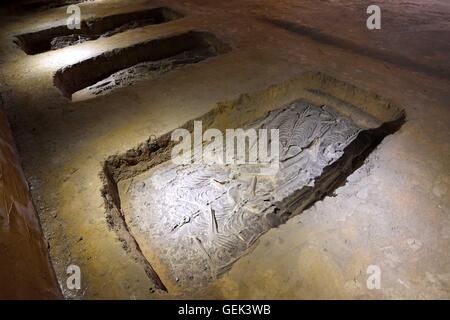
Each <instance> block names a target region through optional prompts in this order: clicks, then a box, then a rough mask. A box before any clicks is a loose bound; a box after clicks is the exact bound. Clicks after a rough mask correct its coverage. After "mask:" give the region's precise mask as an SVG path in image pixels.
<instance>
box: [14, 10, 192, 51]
mask: <svg viewBox="0 0 450 320" xmlns="http://www.w3.org/2000/svg"><path fill="white" fill-rule="evenodd" d="M182 17H183V15H182V14H180V13H178V12H175V11H173V10H172V9H169V8H165V7H159V8H152V9H148V10H140V11H133V12H126V13H119V14H115V15H111V16H106V17H101V18H93V19H89V20H85V21H81V25H80V29H69V28H68V27H67V26H66V25H60V26H56V27H53V28H49V29H44V30H40V31H36V32H30V33H24V34H21V35H18V36H16V39H15V40H14V43H16V44H17V45H18V46H19V47H20V48H21V49H22V50H23V51H24V52H25V53H27V54H29V55H34V54H38V53H42V52H46V51H50V50H57V49H62V48H65V47H68V46H72V45H75V44H78V43H83V42H86V41H91V40H96V39H98V38H106V37H110V36H112V35H115V34H117V33H121V32H124V31H126V30H130V29H135V28H140V27H144V26H147V25H154V24H161V23H166V22H169V21H172V20H176V19H180V18H182Z"/></svg>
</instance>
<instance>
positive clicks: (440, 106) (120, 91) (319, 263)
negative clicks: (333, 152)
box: [0, 0, 450, 299]
mask: <svg viewBox="0 0 450 320" xmlns="http://www.w3.org/2000/svg"><path fill="white" fill-rule="evenodd" d="M370 4H372V3H371V2H370V1H353V0H351V1H340V0H339V1H320V2H318V1H301V2H299V1H294V0H277V1H272V0H263V1H258V2H257V3H255V1H242V0H239V1H234V0H232V1H227V2H217V1H206V0H190V1H182V2H180V1H172V0H167V1H154V2H152V3H151V4H150V3H149V2H148V1H144V0H133V1H125V0H124V1H119V0H111V1H89V2H86V3H83V4H80V7H81V10H82V14H83V16H82V18H83V20H88V19H91V18H102V17H108V16H114V15H117V14H122V13H126V12H137V11H143V10H149V9H152V8H159V7H167V8H170V9H171V10H173V11H174V12H180V13H181V14H182V15H183V18H182V19H175V20H172V21H170V22H168V23H160V24H150V25H145V26H139V27H137V28H132V29H129V30H126V31H124V32H120V33H116V34H114V35H112V36H110V37H100V38H98V39H96V40H92V41H85V42H83V43H78V44H74V45H71V46H68V47H65V48H62V49H58V50H50V51H45V52H42V53H40V54H35V55H27V54H26V53H25V52H23V51H22V49H21V48H19V47H17V45H16V44H14V40H15V38H14V37H15V36H16V35H20V34H29V33H33V32H37V31H40V30H46V29H51V28H53V27H57V26H61V25H62V24H64V21H65V20H66V18H67V14H66V8H65V7H60V8H53V9H48V10H39V11H35V12H28V13H25V12H18V13H17V15H13V14H12V13H11V12H10V11H2V12H1V15H2V23H3V28H2V29H1V31H0V40H1V41H2V44H3V45H2V47H1V48H0V63H1V75H0V79H1V80H0V81H1V96H2V100H3V105H4V106H5V109H6V112H7V114H8V116H9V121H10V123H11V126H12V130H13V133H14V136H15V139H16V142H17V146H18V149H19V152H20V155H21V156H22V161H23V167H24V171H25V174H26V176H27V179H28V182H29V184H30V186H31V192H32V196H33V200H34V203H35V205H36V208H37V210H38V211H39V215H40V219H41V222H42V226H43V229H44V232H45V235H46V239H47V241H48V244H49V248H50V254H51V258H52V261H53V265H54V267H55V270H56V273H57V276H58V280H59V282H60V284H61V287H62V289H63V292H64V295H65V296H66V297H67V298H76V299H83V298H125V299H141V298H173V297H180V296H181V297H186V296H187V297H195V298H198V297H208V298H247V299H249V298H272V299H277V298H338V299H339V298H368V299H380V298H395V299H397V298H426V299H429V298H449V295H450V273H449V270H450V257H449V255H448V252H449V249H450V215H449V214H450V197H449V192H448V191H449V188H450V176H449V174H448V172H449V168H450V159H449V156H448V155H449V154H450V142H449V141H450V136H449V130H448V128H449V125H450V112H449V109H448V104H449V101H450V94H449V92H450V84H449V79H450V66H449V64H448V62H449V61H450V59H449V57H448V52H450V43H449V42H448V35H449V29H448V17H449V15H450V7H449V5H448V4H446V3H443V2H441V1H434V0H433V1H427V2H426V3H424V2H423V1H416V0H414V1H395V2H393V1H380V2H379V5H380V6H381V8H382V29H381V30H376V31H369V30H368V29H367V28H366V18H367V14H366V9H367V6H368V5H370ZM19 15H20V16H19ZM280 21H281V22H280ZM189 31H196V32H202V33H203V32H206V33H208V34H211V35H214V37H215V38H217V39H218V41H220V43H223V44H226V45H228V46H230V49H231V50H228V51H226V52H224V53H223V54H218V55H216V56H215V57H214V58H210V59H204V60H202V61H200V62H198V63H189V64H186V65H184V66H183V68H174V69H173V70H171V72H166V73H164V74H161V75H158V76H157V77H152V76H150V77H149V78H148V79H147V78H145V79H142V80H140V81H136V82H134V83H133V85H132V86H124V87H121V88H115V89H114V90H112V91H111V92H107V93H108V94H107V95H99V96H98V97H97V98H96V99H73V101H71V100H69V99H67V97H65V96H64V95H63V94H61V90H59V89H58V88H57V87H55V85H54V76H55V74H56V73H57V72H58V71H59V70H63V69H64V68H68V67H69V68H70V66H75V65H77V64H80V63H83V62H86V61H89V60H90V59H93V58H94V57H101V56H102V55H103V54H104V53H105V52H113V51H114V50H115V49H120V48H130V47H133V46H135V45H139V44H141V43H145V42H147V41H152V40H155V39H167V38H171V37H173V36H174V35H180V34H186V33H187V32H189ZM175 55H176V54H175ZM170 57H172V56H170ZM170 57H169V58H170ZM164 58H166V57H164ZM150 60H151V59H150ZM143 61H145V60H141V61H137V62H136V63H134V64H130V65H125V66H124V67H121V68H120V69H117V70H110V71H108V72H107V73H106V74H101V77H100V76H99V78H98V79H92V78H90V77H91V76H90V74H93V73H96V72H97V71H96V70H95V69H94V67H92V65H90V66H89V67H88V68H87V71H86V72H85V74H86V77H87V78H89V79H91V80H92V81H94V80H95V81H94V82H92V83H91V82H89V83H87V84H86V85H84V84H83V86H78V85H77V86H76V87H75V90H80V89H83V90H85V89H86V88H89V86H91V85H93V84H94V85H95V84H96V83H97V82H98V81H102V80H104V79H107V78H108V77H110V76H111V75H113V74H115V73H116V72H121V70H127V68H129V67H133V66H136V65H137V63H140V62H143ZM90 69H92V70H90ZM145 69H146V70H147V66H145ZM150 69H152V67H150ZM307 71H312V72H313V73H312V74H315V72H316V71H321V72H322V74H323V75H329V78H331V79H339V80H340V81H327V80H325V79H322V80H318V81H314V83H313V84H314V85H309V86H307V87H304V86H302V85H299V83H303V84H305V82H302V80H295V79H302V76H303V75H305V72H307ZM119 77H120V76H119ZM329 78H326V79H329ZM78 79H81V78H78ZM91 80H90V81H91ZM77 81H78V80H77ZM307 83H308V81H307ZM309 84H311V83H309ZM268 88H271V89H268ZM349 88H351V89H349ZM355 88H361V89H362V90H363V91H364V92H365V94H363V95H358V94H356V95H355V92H356V93H357V92H359V91H358V90H356V89H355ZM86 90H87V89H86ZM355 90H356V91H355ZM68 92H69V94H72V93H73V92H76V91H73V89H71V90H68ZM264 92H265V93H264ZM257 93H262V94H257ZM77 94H78V93H77ZM72 98H74V97H72ZM306 98H308V99H306ZM297 100H301V101H306V102H307V103H309V104H311V105H313V106H318V107H320V106H322V105H330V106H333V107H335V108H337V109H338V111H339V114H341V115H342V116H343V117H345V118H346V119H350V120H351V121H352V122H354V123H355V125H357V126H358V127H359V128H364V130H363V131H362V132H366V129H370V128H378V127H380V126H381V125H382V124H383V123H388V122H390V121H392V120H395V119H397V117H394V116H393V113H390V111H389V110H394V109H401V110H404V111H405V114H406V122H405V123H404V124H403V125H402V126H401V128H400V129H399V130H398V131H396V132H395V134H391V135H388V136H386V134H385V133H384V134H382V137H384V139H382V137H380V138H379V139H376V140H377V141H378V142H379V143H378V142H377V143H374V145H373V147H375V148H374V149H373V150H372V152H371V153H370V154H368V155H364V157H362V158H363V159H365V160H364V161H362V159H361V161H362V163H361V166H360V167H359V168H358V166H356V167H355V169H356V170H355V171H353V170H350V172H351V171H353V172H352V173H349V174H346V175H343V176H342V180H344V178H346V180H345V181H339V184H337V185H336V187H337V188H331V189H330V190H329V191H330V192H329V193H327V195H328V196H325V197H324V198H323V199H322V198H321V197H319V198H320V199H321V200H320V199H317V201H315V202H314V204H312V205H310V206H309V207H307V208H306V209H305V210H303V212H302V213H301V214H299V215H296V216H295V217H292V218H291V219H289V220H288V221H287V222H286V223H284V224H281V225H279V226H278V227H277V228H272V229H270V230H269V231H267V232H265V233H264V234H263V235H261V236H260V237H259V239H258V240H257V241H256V242H255V243H254V244H253V245H251V246H250V250H249V251H248V252H246V254H245V255H244V256H242V257H241V258H240V259H239V260H238V261H236V262H235V263H234V264H233V265H232V267H231V269H230V270H229V271H228V272H226V273H225V274H223V275H222V276H221V277H219V278H218V279H217V280H215V281H212V282H208V284H207V286H206V287H205V288H204V290H201V291H200V292H198V293H192V292H191V291H190V287H189V282H183V281H184V279H185V277H186V276H187V275H182V276H178V278H179V281H178V282H177V281H176V277H177V275H175V274H171V273H170V272H167V271H165V269H164V268H163V269H160V266H159V265H158V261H156V260H155V259H153V257H154V256H155V255H153V256H152V251H151V250H152V249H154V247H155V246H154V243H150V244H149V245H148V246H146V245H145V238H144V237H140V234H139V233H138V232H135V231H133V228H132V223H130V226H128V225H127V224H126V223H124V222H130V221H129V220H128V221H125V219H129V218H130V217H132V215H133V211H130V210H129V209H127V203H126V202H127V200H126V198H127V196H124V191H123V188H122V186H121V183H123V184H124V185H125V183H128V182H129V181H130V180H131V178H132V177H138V176H140V175H141V174H145V173H146V172H147V173H148V172H149V171H148V170H149V169H150V168H151V167H153V166H155V165H157V164H161V163H163V162H165V161H167V160H168V156H169V155H168V153H167V151H168V150H169V149H168V148H162V149H161V147H164V146H167V145H168V141H167V139H168V136H167V135H165V134H166V133H169V132H171V131H172V130H174V129H175V128H178V127H181V126H183V125H184V124H186V123H190V124H192V123H191V122H189V121H190V120H192V119H197V118H199V117H202V115H208V114H210V113H209V112H211V110H215V109H217V110H224V109H227V107H231V108H232V107H233V106H235V107H236V110H235V112H231V113H229V114H232V115H233V117H232V118H228V119H226V120H224V121H223V122H222V121H219V122H217V124H222V125H223V126H225V127H238V126H240V124H242V125H244V124H246V123H250V122H251V120H255V119H259V118H261V117H263V116H264V115H265V114H266V113H267V112H268V111H270V110H275V109H279V108H282V107H283V106H286V105H288V104H289V103H291V102H293V101H297ZM220 101H228V102H222V103H219V104H218V102H220ZM373 101H385V102H383V103H381V104H380V103H379V104H376V103H374V102H373ZM246 103H248V104H247V105H251V106H252V108H250V109H245V108H243V106H245V105H246ZM377 105H378V107H376V106H377ZM382 106H384V107H382ZM391 108H392V109H391ZM245 110H251V111H249V112H248V113H246V112H245ZM225 114H227V113H225ZM208 119H211V123H210V124H209V125H210V126H214V123H213V121H212V119H213V118H208ZM205 121H206V120H205ZM206 122H207V121H206ZM190 124H189V125H188V127H189V126H190ZM219 129H223V127H222V128H219ZM392 131H395V130H392ZM149 137H153V138H150V139H149ZM381 140H382V141H381ZM143 141H146V142H145V143H142V142H143ZM154 142H156V143H154ZM136 146H139V147H136ZM139 150H141V151H143V152H142V153H139ZM158 150H160V152H158ZM163 150H166V152H162V151H163ZM144 151H145V152H144ZM105 161H106V162H105ZM333 172H336V171H333ZM99 173H100V174H99ZM142 177H143V176H142ZM340 180H341V179H340ZM117 183H118V184H119V186H118V187H121V188H122V189H121V191H120V192H121V193H120V196H119V189H118V188H117V185H115V184H117ZM146 185H147V183H146ZM137 186H138V185H137V184H136V187H137ZM149 186H150V185H149ZM338 186H339V187H338ZM327 189H328V188H327ZM111 190H112V193H111ZM114 190H117V191H114ZM131 190H134V187H133V186H131V187H130V191H131ZM332 190H334V192H332ZM125 193H126V190H125ZM108 195H109V197H110V198H108ZM136 195H137V196H139V198H140V197H141V196H142V195H139V194H136ZM128 196H129V195H128ZM105 199H106V201H105ZM122 199H124V207H123V208H121V207H120V205H119V206H118V204H120V203H121V202H120V201H121V200H122ZM136 199H137V198H136ZM153 199H155V198H153ZM129 200H132V199H129ZM155 201H156V199H155ZM120 210H123V212H122V211H120ZM186 210H188V208H186ZM218 221H219V220H218ZM128 227H129V229H128ZM222 227H223V226H222ZM180 230H181V229H180ZM218 230H219V231H221V230H222V229H220V226H218ZM200 237H202V235H200ZM200 240H202V239H200ZM193 244H195V243H193ZM159 248H160V247H158V249H159ZM195 252H196V254H197V251H195ZM70 264H77V265H78V266H80V268H81V270H82V289H81V290H69V289H68V288H67V287H66V286H65V283H66V282H65V281H66V278H67V274H66V270H67V267H68V266H69V265H70ZM166 265H170V263H169V264H166ZM371 265H377V266H379V267H380V270H381V288H380V289H379V290H369V289H368V287H367V285H366V282H367V278H368V276H369V275H368V274H367V270H368V267H369V266H371ZM167 269H169V268H167ZM170 277H172V280H170ZM181 284H182V286H181V288H178V286H180V285H181ZM186 287H188V288H186ZM164 289H166V290H167V291H164ZM193 289H194V288H193Z"/></svg>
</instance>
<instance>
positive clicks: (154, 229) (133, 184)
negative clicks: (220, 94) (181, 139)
mask: <svg viewBox="0 0 450 320" xmlns="http://www.w3.org/2000/svg"><path fill="white" fill-rule="evenodd" d="M196 120H199V121H202V125H203V132H205V130H207V129H209V128H214V129H218V130H219V131H220V132H225V131H226V129H236V128H244V129H245V130H249V129H256V130H259V129H269V130H270V129H278V130H279V141H280V146H279V162H277V164H278V167H277V168H278V169H277V170H275V171H271V170H269V171H268V170H265V169H267V167H266V165H261V164H259V163H256V164H255V163H253V164H230V163H225V164H220V163H219V164H218V163H215V164H210V163H205V162H204V161H203V162H196V163H188V164H177V163H174V161H173V158H172V157H171V155H172V150H173V148H174V146H176V142H174V141H172V140H171V134H172V133H171V132H169V133H167V134H165V135H163V136H161V137H160V138H158V139H156V140H149V141H147V142H145V143H143V144H142V145H140V146H138V147H137V148H136V149H133V150H130V151H129V152H127V153H126V154H124V155H119V156H111V157H110V158H109V159H108V160H107V161H106V162H105V166H104V171H103V173H102V177H103V181H104V190H103V194H104V198H105V202H106V205H107V210H108V212H107V218H108V221H109V223H110V225H111V227H112V228H114V229H115V230H116V231H117V233H118V235H119V237H120V238H121V239H122V240H123V241H127V242H129V243H131V246H127V247H128V248H132V250H130V252H131V253H132V254H134V255H135V257H137V258H138V259H139V260H140V261H142V262H143V263H144V265H145V267H146V270H147V273H148V274H149V275H150V277H152V279H154V280H155V282H156V283H157V284H158V283H159V284H160V288H166V289H168V290H169V291H170V292H172V293H193V292H199V291H200V290H204V289H205V288H207V287H208V286H209V285H210V284H211V283H213V282H214V280H215V279H217V278H218V277H220V276H221V275H222V274H224V273H225V272H227V271H228V270H229V269H230V268H231V267H232V265H233V264H234V263H235V262H236V261H237V260H239V258H241V257H242V256H243V255H245V254H246V253H248V252H249V251H250V250H251V249H252V248H253V247H254V246H255V244H256V242H257V240H258V238H259V237H260V236H261V235H262V234H264V233H265V232H267V231H269V230H270V229H271V228H274V227H277V226H279V225H280V224H282V223H285V222H286V221H287V220H288V219H290V218H291V217H293V216H295V215H297V214H299V213H301V212H302V211H303V210H304V209H306V208H308V207H309V206H311V205H313V204H314V202H316V201H317V200H320V199H322V198H323V197H325V196H327V195H330V194H332V193H333V192H334V190H335V189H336V188H337V187H339V186H341V185H343V184H344V183H345V181H346V178H347V177H348V176H349V175H350V174H351V173H352V172H353V171H354V170H356V169H357V168H358V167H360V166H361V165H362V164H363V162H364V160H365V159H366V158H367V156H368V155H369V154H370V153H371V152H372V151H373V150H374V149H375V148H376V147H377V146H378V145H379V144H380V143H381V141H382V140H383V139H384V137H386V136H387V135H389V134H392V133H394V132H396V131H397V130H398V129H399V128H400V126H401V125H402V123H403V121H404V114H403V111H402V110H401V109H400V108H398V107H397V106H395V105H393V104H392V103H390V102H388V101H386V100H384V99H383V98H381V97H380V96H378V95H376V94H372V93H369V92H366V91H364V90H362V89H359V88H356V87H354V86H352V85H350V84H347V83H345V82H341V81H338V80H336V79H334V78H332V77H329V76H327V75H324V74H320V73H307V74H305V75H303V76H302V77H301V78H299V79H294V80H291V81H288V82H287V83H284V84H281V85H277V86H274V87H271V88H269V89H267V90H264V91H261V92H256V93H252V94H246V95H243V96H241V97H240V98H239V99H237V100H235V101H231V102H225V103H220V104H219V105H218V106H217V107H216V108H215V109H213V110H212V111H210V112H208V113H207V114H205V115H204V116H202V117H200V118H199V119H196ZM195 123H196V122H194V121H193V120H192V121H189V122H188V123H186V124H185V125H184V126H183V128H185V129H187V130H188V131H189V132H193V131H194V127H195V126H196V125H197V124H198V123H197V124H195ZM224 136H226V135H224ZM226 143H228V141H227V142H226ZM207 145H208V144H205V145H204V147H205V148H206V146H207ZM251 145H252V144H251V143H249V144H248V145H247V147H248V149H247V150H251V148H252V147H251ZM269 149H270V148H269ZM214 156H215V155H213V154H210V153H207V152H206V153H204V157H206V158H208V159H212V158H214ZM273 164H274V163H273V161H272V162H271V163H270V167H271V168H272V169H273V166H272V165H273Z"/></svg>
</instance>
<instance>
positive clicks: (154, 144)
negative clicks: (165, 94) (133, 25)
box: [101, 72, 405, 292]
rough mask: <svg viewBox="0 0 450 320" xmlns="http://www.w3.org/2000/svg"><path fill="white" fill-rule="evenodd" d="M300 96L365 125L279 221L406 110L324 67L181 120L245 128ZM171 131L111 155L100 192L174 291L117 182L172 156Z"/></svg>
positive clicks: (322, 190) (340, 178) (121, 228)
mask: <svg viewBox="0 0 450 320" xmlns="http://www.w3.org/2000/svg"><path fill="white" fill-rule="evenodd" d="M299 100H301V101H304V102H306V103H311V104H314V105H316V106H322V105H326V106H327V107H330V108H332V109H334V110H335V111H337V112H338V113H340V114H342V115H344V116H345V117H347V118H349V119H351V120H352V121H353V122H354V123H355V124H357V125H358V126H359V127H360V128H361V130H362V131H361V132H360V134H359V135H358V137H357V138H356V139H355V140H354V141H353V142H352V143H351V144H350V145H348V146H347V147H346V148H345V150H344V152H343V156H342V157H341V158H340V159H339V161H336V162H335V163H333V164H332V165H330V166H328V167H326V168H324V170H323V172H322V174H321V175H320V177H318V178H317V179H316V181H315V182H314V187H309V186H308V187H305V188H302V189H299V190H297V191H296V192H295V193H294V194H293V195H292V196H291V197H289V198H286V199H284V200H283V201H282V202H280V203H278V204H276V206H277V208H278V210H279V212H281V213H282V216H281V217H280V219H279V220H280V222H281V223H283V222H285V221H286V220H287V219H288V218H290V217H292V216H294V215H296V214H299V213H301V211H303V210H304V209H305V208H307V207H308V206H310V205H311V204H313V203H314V202H315V201H317V200H319V199H321V198H323V197H324V196H326V195H328V194H330V192H333V191H334V190H335V189H336V188H337V187H339V186H340V185H342V184H343V183H345V179H346V177H347V176H348V175H349V174H351V173H352V172H353V171H354V170H356V169H357V168H358V167H359V166H361V165H362V164H363V161H364V160H365V159H366V157H367V156H368V155H369V154H370V152H372V151H373V150H374V148H376V147H377V146H378V144H379V143H380V142H381V141H382V140H383V138H384V137H386V136H387V135H389V134H392V133H394V132H396V131H397V130H398V129H399V128H400V127H401V125H402V124H403V122H404V120H405V114H404V112H403V110H402V109H401V108H399V107H397V106H396V105H395V104H393V103H391V102H390V101H388V100H385V99H384V98H382V97H380V96H378V95H377V94H374V93H371V92H368V91H365V90H363V89H360V88H357V87H354V86H352V85H350V84H348V83H345V82H342V81H339V80H337V79H335V78H333V77H330V76H328V75H325V74H322V73H316V72H309V73H305V74H304V75H302V76H301V77H300V78H296V79H292V80H289V81H287V82H285V83H282V84H279V85H275V86H272V87H270V88H268V89H266V90H263V91H260V92H255V93H250V94H243V95H241V96H240V97H239V98H238V99H237V100H233V101H229V102H223V103H219V104H218V105H217V106H216V108H214V109H212V110H211V111H210V112H208V113H206V114H204V115H203V116H201V117H200V118H198V119H193V120H190V121H188V122H187V123H185V124H184V125H181V126H180V127H182V128H186V129H187V130H189V131H191V132H192V131H193V123H194V120H201V121H202V122H203V129H204V130H207V129H208V128H216V129H219V130H221V131H224V129H226V128H240V127H241V128H242V127H245V125H247V124H249V123H252V122H253V121H255V119H258V118H261V117H263V116H264V115H266V114H267V113H268V112H270V111H272V110H276V109H279V108H280V107H283V106H285V105H287V104H289V103H292V102H293V101H299ZM170 137H171V133H170V132H169V133H166V134H164V135H162V136H161V137H159V138H155V139H149V140H148V141H146V142H144V143H142V144H141V145H139V146H138V147H136V148H135V149H132V150H129V151H128V152H126V153H125V154H121V155H113V156H111V157H109V158H108V159H107V160H106V161H105V163H104V167H103V171H102V172H101V178H102V180H103V185H104V187H103V190H102V195H103V197H104V200H105V205H106V217H107V221H108V223H109V225H110V227H111V228H112V229H114V230H115V231H116V232H117V234H118V236H119V238H120V239H121V240H122V241H126V242H128V241H130V242H131V243H132V246H127V248H129V249H130V248H134V249H130V253H131V254H133V255H135V257H136V259H138V260H140V261H143V262H144V265H145V266H146V268H147V269H149V270H151V272H148V275H149V277H150V278H151V279H153V280H154V281H156V282H158V283H160V284H161V285H162V286H164V285H167V287H168V288H169V290H170V291H172V289H174V288H175V291H176V290H177V287H179V285H180V284H179V283H176V284H175V283H174V282H173V281H171V279H170V277H167V274H164V275H158V274H157V273H156V272H155V270H154V269H153V268H152V266H151V265H150V262H149V261H148V260H147V258H146V256H144V254H143V252H146V250H145V249H146V248H145V247H146V244H145V241H142V240H143V238H142V235H137V234H133V232H130V230H131V228H132V227H129V226H128V225H127V223H126V221H127V220H126V212H125V211H126V209H124V204H123V203H122V200H121V197H120V196H121V194H120V192H119V188H118V183H119V182H121V181H124V180H128V179H131V178H136V177H137V176H139V175H140V174H142V173H145V172H148V171H149V170H150V169H153V168H155V167H156V166H158V165H160V164H163V163H164V162H166V161H168V160H170V156H171V151H172V148H173V147H174V142H172V141H171V140H170ZM124 210H125V211H124ZM141 248H142V250H141ZM153 267H156V268H157V269H158V272H159V268H158V267H159V266H153ZM160 277H161V278H160ZM161 279H163V281H161ZM162 282H164V285H163V284H162ZM180 282H181V280H180ZM195 285H196V284H193V283H190V284H188V287H191V288H192V286H195ZM188 287H186V286H185V287H183V289H182V292H186V291H189V289H187V288H188ZM164 288H165V287H164ZM172 292H173V291H172Z"/></svg>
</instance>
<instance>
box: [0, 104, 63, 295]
mask: <svg viewBox="0 0 450 320" xmlns="http://www.w3.org/2000/svg"><path fill="white" fill-rule="evenodd" d="M0 195H1V198H0V299H61V298H62V295H61V291H60V288H59V285H58V281H57V279H56V276H55V273H54V270H53V267H52V265H51V262H50V258H49V254H48V251H47V245H46V241H45V240H44V235H43V233H42V230H41V226H40V223H39V218H38V216H37V213H36V211H35V209H34V206H33V203H32V200H31V198H30V194H29V190H28V185H27V182H26V180H25V176H24V174H23V171H22V168H21V166H20V163H19V157H18V154H17V151H16V148H15V146H14V140H13V137H12V135H11V131H10V128H9V124H8V120H7V118H6V116H5V114H4V113H3V112H2V111H1V110H0Z"/></svg>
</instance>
